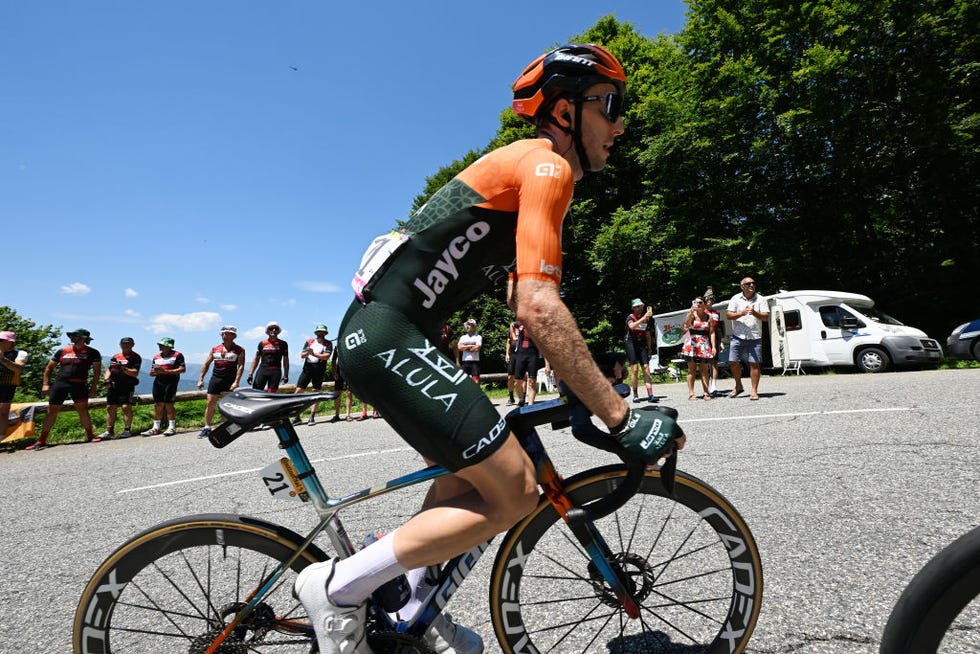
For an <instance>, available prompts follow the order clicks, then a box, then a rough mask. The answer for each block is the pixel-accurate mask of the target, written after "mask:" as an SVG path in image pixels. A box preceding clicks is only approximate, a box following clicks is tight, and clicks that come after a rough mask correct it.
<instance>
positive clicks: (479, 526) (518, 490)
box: [393, 436, 538, 568]
mask: <svg viewBox="0 0 980 654" xmlns="http://www.w3.org/2000/svg"><path fill="white" fill-rule="evenodd" d="M455 477H457V478H458V479H459V480H461V483H460V482H457V484H458V485H457V487H464V484H468V485H470V486H472V490H470V491H468V492H464V493H462V494H460V495H456V496H455V497H451V498H450V499H448V500H445V501H442V502H439V503H437V504H435V505H433V506H430V507H428V508H426V509H425V510H423V511H421V512H420V513H418V514H416V515H415V516H414V517H413V518H412V519H411V520H409V521H408V522H406V523H405V524H404V525H402V526H401V527H400V528H399V529H398V531H396V532H395V533H394V535H393V537H394V539H395V541H394V547H395V555H396V556H397V557H398V560H399V561H400V562H401V563H402V565H404V566H405V567H407V568H418V567H422V566H427V565H434V564H436V563H441V562H443V561H445V560H447V559H449V558H451V557H453V556H456V555H457V554H459V553H461V552H465V551H466V550H468V549H470V548H471V547H474V546H476V545H478V544H480V543H482V542H484V541H486V540H488V539H490V538H492V537H493V536H495V535H496V534H498V533H500V532H501V531H504V530H506V529H509V528H510V527H511V526H513V525H514V524H515V523H516V522H517V521H519V520H520V519H521V518H523V517H524V516H526V515H527V514H528V513H530V512H531V510H532V509H534V507H535V506H536V505H537V498H538V492H537V482H536V481H535V478H534V469H533V467H532V466H531V462H530V460H528V458H527V455H526V454H525V453H524V450H523V449H522V448H521V446H520V444H519V443H518V442H517V439H516V438H514V437H513V436H509V437H508V438H507V440H506V441H505V442H504V444H503V445H502V446H501V447H500V449H498V450H497V451H496V452H494V453H493V454H492V455H491V456H490V457H489V458H488V459H486V460H484V461H482V462H480V463H478V464H476V465H473V466H470V467H468V468H464V469H463V470H460V471H458V472H457V473H456V475H455Z"/></svg>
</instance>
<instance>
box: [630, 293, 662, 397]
mask: <svg viewBox="0 0 980 654" xmlns="http://www.w3.org/2000/svg"><path fill="white" fill-rule="evenodd" d="M645 306H646V305H645V304H644V302H643V300H641V299H640V298H634V299H633V303H632V310H631V311H630V312H629V313H627V314H626V360H627V362H628V364H629V368H630V370H631V371H632V373H633V374H632V380H631V384H630V385H631V386H632V387H633V402H639V401H640V396H639V394H638V392H637V389H638V387H639V385H640V370H639V369H640V368H641V367H642V368H643V383H644V384H646V387H647V401H649V402H656V401H657V398H656V396H655V395H654V394H653V379H652V378H651V377H650V352H651V350H652V349H653V348H652V343H651V339H650V319H651V318H652V317H653V307H647V309H646V311H644V310H643V308H644V307H645Z"/></svg>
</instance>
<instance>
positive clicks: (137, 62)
mask: <svg viewBox="0 0 980 654" xmlns="http://www.w3.org/2000/svg"><path fill="white" fill-rule="evenodd" d="M685 10H686V6H685V4H684V3H683V2H682V1H680V0H609V1H608V2H595V0H582V1H580V0H572V1H570V2H561V3H557V2H556V3H528V2H511V1H510V0H504V1H502V2H497V3H474V2H422V3H419V2H393V1H389V0H382V2H374V3H369V2H363V3H358V2H355V3H346V2H344V3H334V2H322V1H321V2H310V1H294V2H253V1H247V2H230V1H220V2H219V1H210V0H209V1H206V2H186V1H176V2H166V3H164V2H153V3H151V2H132V1H125V2H124V1H119V2H99V1H95V2H83V3H79V2H67V1H64V0H60V1H56V2H44V1H38V2H31V1H28V0H13V1H11V2H4V3H3V4H2V6H0V80H2V81H3V87H4V92H3V101H2V102H0V217H2V220H3V223H4V225H5V226H6V227H7V230H6V235H7V239H5V245H4V248H3V249H4V256H3V258H4V260H5V262H7V263H8V267H7V269H8V277H7V288H6V289H5V292H4V294H3V296H4V297H3V298H2V300H0V304H6V305H9V306H12V307H13V308H14V309H15V310H17V311H18V312H19V313H20V314H21V315H22V316H24V317H27V318H30V319H31V320H34V321H35V322H37V323H41V324H54V325H60V326H63V327H64V328H65V330H66V331H68V330H71V329H73V328H76V327H85V328H87V329H89V330H91V331H92V335H93V337H94V338H95V341H94V342H93V345H94V346H96V347H98V348H100V349H101V350H102V351H103V354H110V353H112V352H114V351H116V349H117V346H118V341H119V338H120V337H122V336H127V335H129V336H133V338H135V339H136V349H137V351H139V352H142V353H144V354H145V353H149V354H152V353H154V352H155V351H156V349H157V348H156V346H155V345H154V343H155V342H156V341H157V340H158V339H159V338H160V337H161V336H172V337H174V338H175V339H176V341H177V349H178V350H180V351H182V352H184V354H185V356H186V357H187V359H188V361H197V362H199V361H202V360H203V359H204V356H205V355H206V353H207V351H208V350H209V349H210V347H211V346H212V345H215V344H217V343H218V342H220V339H219V337H218V329H219V327H220V326H221V325H223V324H233V325H236V326H237V327H238V330H239V334H240V336H239V339H238V340H239V343H240V344H242V345H243V346H245V347H246V349H248V350H249V351H251V349H252V348H254V347H255V344H256V343H257V342H258V340H259V339H260V337H261V335H262V333H263V331H264V326H265V324H266V323H267V322H268V321H270V320H277V321H278V322H279V323H280V324H281V325H282V326H283V328H284V338H285V339H286V340H287V341H293V342H295V343H296V345H299V343H300V341H301V340H302V339H303V338H305V337H307V336H308V335H311V331H312V328H313V326H314V325H315V324H316V323H318V322H325V323H326V324H327V325H328V326H329V328H330V336H331V337H336V333H337V329H338V326H339V325H338V323H339V321H340V319H341V317H342V316H343V314H344V311H345V310H346V308H347V305H348V304H349V302H350V299H351V297H352V294H351V290H350V277H351V275H352V273H353V272H354V270H355V269H356V266H357V264H358V262H359V261H360V257H361V254H362V252H363V250H364V248H365V247H366V246H367V245H368V243H369V242H370V240H371V239H372V238H373V237H374V236H375V235H377V234H379V233H381V232H383V231H385V230H387V229H389V228H390V227H391V226H392V225H393V224H394V222H395V220H397V219H402V218H405V217H406V216H407V214H408V211H409V209H410V208H411V205H412V201H413V200H414V198H415V196H416V195H418V194H419V192H421V190H422V188H423V186H424V183H425V178H426V177H427V176H429V175H432V174H434V173H435V172H437V171H438V170H439V168H440V167H442V166H444V165H446V164H448V163H451V162H452V161H453V160H456V159H459V158H460V157H462V156H463V155H464V154H465V153H466V152H468V151H469V150H473V149H478V148H482V147H484V146H485V145H486V144H487V143H488V142H489V140H490V139H491V138H492V137H493V135H494V133H495V131H496V128H497V126H498V124H499V118H498V117H499V114H500V112H501V111H502V110H503V109H505V108H506V107H508V106H509V103H510V84H511V82H513V80H514V78H515V77H516V76H517V74H518V73H519V72H520V70H521V69H522V68H523V67H524V66H525V65H526V64H527V63H528V62H530V61H531V60H532V59H533V58H534V57H536V56H537V55H538V54H540V53H541V52H543V51H544V50H545V49H547V48H548V47H549V46H552V45H554V44H557V43H560V42H565V41H567V40H569V38H570V37H571V36H573V35H574V34H578V33H580V32H582V31H584V30H585V29H587V28H588V27H589V26H591V25H593V24H594V23H595V22H596V20H597V19H598V18H599V17H601V16H603V15H607V14H613V15H615V16H616V18H617V19H619V20H621V21H629V22H631V23H632V24H633V25H634V26H635V27H636V28H637V29H638V30H639V31H640V32H641V33H642V34H644V35H647V36H654V35H656V34H659V33H661V32H667V33H675V32H677V31H678V30H680V28H681V27H682V26H683V23H684V12H685ZM0 328H2V327H0ZM296 349H297V351H298V348H296Z"/></svg>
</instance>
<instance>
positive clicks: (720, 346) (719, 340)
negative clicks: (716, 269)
mask: <svg viewBox="0 0 980 654" xmlns="http://www.w3.org/2000/svg"><path fill="white" fill-rule="evenodd" d="M714 303H715V292H714V290H713V289H712V288H711V287H710V286H709V287H708V289H707V290H706V291H705V292H704V310H705V311H706V312H708V315H709V316H711V319H712V320H713V321H714V330H715V354H714V356H712V357H711V363H709V364H708V367H709V368H710V371H711V381H710V382H709V383H708V393H709V394H710V395H711V397H714V396H715V395H716V394H717V393H718V360H719V359H720V358H721V353H722V352H724V351H725V342H724V340H723V339H724V337H725V325H724V324H723V323H722V320H721V316H720V315H719V314H718V312H717V311H715V310H714V309H713V308H712V306H711V305H712V304H714Z"/></svg>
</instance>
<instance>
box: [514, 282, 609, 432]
mask: <svg viewBox="0 0 980 654" xmlns="http://www.w3.org/2000/svg"><path fill="white" fill-rule="evenodd" d="M516 291H517V292H516V293H514V294H513V296H512V297H511V300H512V302H513V305H512V306H516V311H517V316H518V320H520V321H521V322H523V323H524V325H525V326H526V327H527V330H528V332H529V333H530V334H531V337H532V338H534V342H535V343H537V345H538V348H540V350H541V353H542V354H543V355H544V357H545V358H546V359H547V360H548V361H549V362H550V363H551V367H552V368H553V369H554V370H555V373H556V374H557V375H559V376H560V377H561V379H562V381H564V382H565V383H566V384H568V386H569V387H570V388H571V389H572V391H574V392H575V394H576V395H577V396H578V397H579V399H581V400H582V402H583V403H584V404H585V406H587V407H588V408H589V410H590V411H592V413H593V414H595V415H596V416H597V417H598V418H599V419H600V420H602V421H603V422H604V423H605V424H606V425H607V426H616V425H619V424H620V423H622V421H623V418H624V417H625V416H626V411H627V408H626V403H625V402H624V401H623V398H621V397H619V395H617V394H616V391H614V390H613V388H612V385H611V384H610V383H609V380H607V379H606V378H605V377H603V375H602V373H601V372H600V371H599V367H598V366H597V365H596V364H595V362H594V361H593V360H592V355H591V353H590V352H589V348H588V347H586V345H585V339H584V338H583V337H582V334H581V332H580V331H579V329H578V325H577V324H576V323H575V319H574V318H573V317H572V314H571V312H570V311H569V310H568V307H566V306H565V303H564V302H562V300H561V297H560V296H559V295H558V287H557V286H556V285H555V284H552V283H550V282H544V281H540V280H536V279H526V280H520V281H518V282H517V288H516Z"/></svg>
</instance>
